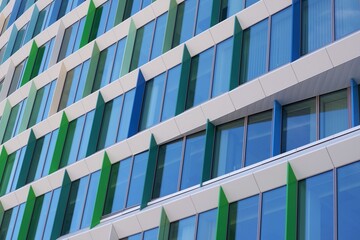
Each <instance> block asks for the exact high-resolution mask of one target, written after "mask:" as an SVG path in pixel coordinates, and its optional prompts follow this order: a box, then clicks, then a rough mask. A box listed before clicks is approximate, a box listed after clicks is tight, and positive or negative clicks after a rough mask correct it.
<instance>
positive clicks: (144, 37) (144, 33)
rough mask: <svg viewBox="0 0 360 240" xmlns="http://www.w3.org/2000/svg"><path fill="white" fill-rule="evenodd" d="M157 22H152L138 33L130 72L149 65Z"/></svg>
mask: <svg viewBox="0 0 360 240" xmlns="http://www.w3.org/2000/svg"><path fill="white" fill-rule="evenodd" d="M154 27H155V21H151V22H150V23H148V24H146V25H145V26H143V27H141V28H139V29H138V30H137V31H136V38H135V45H134V50H133V54H132V58H131V66H130V71H132V70H134V69H136V68H138V67H140V66H141V65H143V64H145V63H147V62H148V61H149V59H150V50H151V42H152V41H151V39H152V38H153V34H154Z"/></svg>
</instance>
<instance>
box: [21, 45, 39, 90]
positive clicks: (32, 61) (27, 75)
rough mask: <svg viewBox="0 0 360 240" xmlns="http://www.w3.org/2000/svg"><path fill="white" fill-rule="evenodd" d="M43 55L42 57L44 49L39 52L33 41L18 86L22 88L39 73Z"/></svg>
mask: <svg viewBox="0 0 360 240" xmlns="http://www.w3.org/2000/svg"><path fill="white" fill-rule="evenodd" d="M43 55H44V48H42V49H41V50H40V49H39V47H38V46H37V44H36V42H35V41H33V43H32V45H31V49H30V54H29V57H28V61H27V63H26V66H25V70H24V75H23V78H22V80H21V84H20V86H24V85H25V84H26V83H28V82H29V81H30V80H31V79H32V78H33V77H35V76H36V75H37V74H38V73H39V69H40V65H41V59H42V57H43Z"/></svg>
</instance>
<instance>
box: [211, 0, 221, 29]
mask: <svg viewBox="0 0 360 240" xmlns="http://www.w3.org/2000/svg"><path fill="white" fill-rule="evenodd" d="M220 11H221V0H213V3H212V9H211V20H210V21H211V22H210V26H211V27H212V26H215V25H216V24H217V23H219V22H220Z"/></svg>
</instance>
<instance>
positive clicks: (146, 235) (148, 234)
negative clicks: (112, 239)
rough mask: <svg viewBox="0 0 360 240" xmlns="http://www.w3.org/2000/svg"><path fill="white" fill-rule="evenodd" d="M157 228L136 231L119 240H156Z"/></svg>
mask: <svg viewBox="0 0 360 240" xmlns="http://www.w3.org/2000/svg"><path fill="white" fill-rule="evenodd" d="M158 234H159V228H153V229H150V230H147V231H145V232H142V233H138V234H135V235H132V236H129V237H126V238H122V239H121V240H156V239H158Z"/></svg>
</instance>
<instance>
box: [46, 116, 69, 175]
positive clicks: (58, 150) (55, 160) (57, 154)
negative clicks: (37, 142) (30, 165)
mask: <svg viewBox="0 0 360 240" xmlns="http://www.w3.org/2000/svg"><path fill="white" fill-rule="evenodd" d="M68 126H69V120H68V118H67V116H66V113H65V112H63V114H62V117H61V122H60V127H59V132H58V136H57V139H56V143H55V149H54V155H53V157H52V160H51V165H50V170H49V174H51V173H53V172H55V171H57V170H58V169H59V166H60V161H61V155H62V151H63V147H64V145H65V139H66V134H67V131H68Z"/></svg>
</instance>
